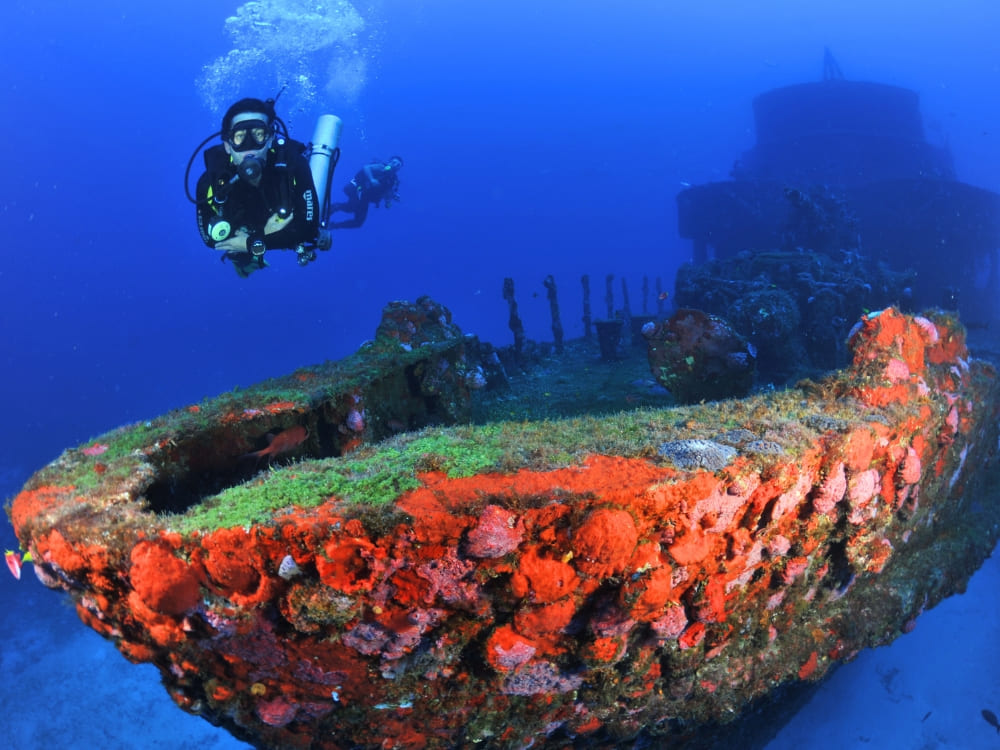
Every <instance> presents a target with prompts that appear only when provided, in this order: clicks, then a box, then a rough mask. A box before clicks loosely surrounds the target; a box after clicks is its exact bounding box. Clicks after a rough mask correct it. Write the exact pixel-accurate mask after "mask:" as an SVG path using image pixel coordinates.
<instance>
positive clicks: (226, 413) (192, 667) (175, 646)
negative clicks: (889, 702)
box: [9, 300, 1000, 750]
mask: <svg viewBox="0 0 1000 750" xmlns="http://www.w3.org/2000/svg"><path fill="white" fill-rule="evenodd" d="M850 345H851V350H852V357H853V362H852V364H851V365H850V366H849V367H848V368H846V369H845V370H843V371H839V372H835V373H833V374H831V375H830V376H828V377H827V378H825V379H823V380H819V381H815V382H813V381H807V382H802V383H800V384H799V385H797V386H796V387H794V388H790V389H787V390H783V391H776V392H771V393H767V394H762V395H757V396H753V397H750V398H747V399H742V400H732V401H720V402H717V403H711V404H702V405H698V406H688V407H678V408H674V409H659V410H656V409H638V410H635V411H626V412H621V413H617V414H613V415H610V416H604V417H597V416H593V417H578V418H574V419H563V420H545V421H538V422H492V423H488V424H482V425H469V424H463V422H465V421H467V419H468V404H469V400H470V386H474V385H476V384H477V383H478V381H479V377H478V373H477V372H476V369H475V367H474V365H473V364H472V357H471V352H472V351H473V349H474V348H475V341H474V339H471V338H468V337H463V336H461V334H460V333H459V332H458V331H457V329H455V328H454V326H452V325H451V323H450V319H449V317H448V315H447V311H444V310H443V308H439V307H435V306H434V305H433V304H432V303H429V302H428V301H426V300H424V301H423V302H422V303H421V304H419V305H417V306H403V305H396V306H395V307H393V308H391V309H390V311H389V312H388V313H387V317H386V322H384V323H383V326H382V329H381V330H380V334H379V336H378V338H377V339H376V341H375V342H374V343H373V344H371V345H368V346H366V347H364V348H363V349H362V350H361V351H359V352H358V354H356V355H354V356H353V357H351V358H348V359H347V360H344V361H342V362H339V363H334V364H330V365H324V366H321V367H315V368H308V369H304V370H300V371H297V372H296V373H293V374H292V375H290V376H288V377H287V378H282V379H278V380H275V381H268V382H265V383H262V384H260V385H259V386H255V387H252V388H248V389H246V390H242V391H238V392H234V393H229V394H224V395H223V396H220V397H218V398H216V399H212V400H208V401H205V402H202V403H200V404H196V405H192V406H190V407H187V408H185V409H180V410H177V411H176V412H172V413H170V414H167V415H164V416H163V417H161V418H158V419H155V420H152V421H150V422H147V423H142V424H138V425H133V426H129V427H123V428H121V429H118V430H115V431H113V432H110V433H108V434H106V435H104V436H102V437H100V438H99V439H98V440H97V441H96V442H94V443H93V444H90V445H87V446H80V447H78V448H73V449H70V450H67V451H66V452H65V453H63V455H61V456H60V457H59V458H58V459H56V460H55V461H53V462H52V463H51V464H50V465H49V466H47V467H45V468H43V469H42V470H40V471H39V472H38V473H37V474H36V475H35V476H34V477H33V478H32V479H31V480H30V481H29V482H28V484H27V485H26V486H25V488H24V489H23V491H22V492H21V493H20V494H19V495H17V496H16V497H15V498H14V499H13V501H12V503H11V505H10V507H9V513H10V517H11V521H12V523H13V525H14V528H15V530H16V533H17V535H18V538H19V539H20V541H21V544H22V546H23V548H24V549H25V550H28V551H30V552H31V555H32V556H33V558H34V560H35V561H36V562H35V568H36V572H37V574H38V576H39V578H41V579H42V581H43V582H45V583H46V584H47V585H49V586H51V587H53V588H56V589H62V590H65V591H67V592H69V594H70V595H71V596H72V598H73V601H74V602H75V604H76V608H77V611H78V613H79V615H80V618H81V619H82V620H83V622H84V623H86V624H87V625H88V626H90V627H92V628H93V629H95V630H96V631H97V632H99V633H101V634H102V635H103V636H105V637H106V638H108V639H110V640H112V641H113V642H114V643H115V645H116V646H117V647H118V648H119V649H120V650H121V652H122V653H123V654H124V655H125V656H127V657H128V658H129V659H131V660H132V661H134V662H151V663H153V664H155V665H156V666H157V667H158V668H159V670H160V673H161V675H162V679H163V684H164V686H165V688H166V690H167V691H168V692H169V694H170V696H171V697H172V698H173V700H174V701H175V702H176V703H177V705H178V706H180V707H181V708H183V709H184V710H186V711H189V712H192V713H195V714H199V715H201V716H203V717H205V718H206V719H208V720H209V721H212V722H213V723H216V724H220V725H222V726H224V727H226V728H227V729H229V730H230V731H231V732H232V733H233V734H234V735H236V736H237V737H240V738H242V739H244V740H246V741H248V742H250V743H252V744H253V745H254V746H256V747H259V748H283V749H287V748H313V749H316V750H320V749H322V750H334V749H337V748H460V747H473V746H476V747H483V748H523V747H543V748H566V747H580V748H583V747H640V746H644V747H648V746H651V745H655V746H657V747H670V748H713V747H718V748H723V747H726V748H735V747H747V748H750V747H760V746H762V745H763V744H764V742H766V740H767V739H768V736H769V732H770V731H772V730H773V726H772V725H765V724H764V723H763V722H761V721H760V719H761V717H763V716H765V715H766V714H767V712H769V711H772V710H774V711H778V712H780V711H781V710H782V709H786V713H787V709H790V708H793V707H794V696H795V695H797V694H801V693H802V691H803V690H807V689H808V688H809V687H810V686H812V685H815V684H817V682H818V681H820V680H821V679H822V678H823V676H824V675H826V674H828V673H829V671H830V670H831V669H833V668H834V667H835V666H836V665H837V664H838V663H840V662H843V661H845V660H850V659H852V658H853V657H854V656H855V655H856V654H857V653H858V652H859V651H860V650H861V649H864V648H867V647H871V646H875V645H878V644H884V643H887V642H889V641H891V640H893V639H894V638H896V637H897V636H899V635H900V634H901V633H903V632H906V631H907V630H909V629H910V628H911V627H912V626H913V623H914V621H915V618H917V617H918V616H919V615H920V613H921V612H922V611H923V610H925V609H926V608H928V607H931V606H933V605H934V604H936V603H937V602H939V601H940V600H941V599H943V598H944V597H947V596H949V595H951V594H953V593H955V592H958V591H962V590H963V588H964V586H965V584H966V581H967V580H968V578H969V576H970V575H971V574H972V573H973V572H974V571H975V570H976V569H977V568H978V566H979V565H980V564H981V562H982V561H983V560H984V559H985V558H986V557H987V556H988V555H989V553H990V550H991V549H992V548H993V546H994V545H995V543H996V540H997V535H998V529H1000V500H998V498H997V488H998V487H1000V482H998V481H997V479H998V476H997V469H998V465H997V455H996V452H997V440H998V434H997V429H998V427H997V425H998V419H997V417H998V411H1000V392H998V381H997V375H996V372H995V371H994V369H993V368H992V367H991V366H990V365H988V364H985V363H983V362H980V361H976V360H970V359H969V356H968V352H967V350H966V347H965V342H964V333H963V330H962V329H961V326H960V325H959V324H958V323H957V321H956V320H955V319H954V318H953V317H950V316H948V315H945V314H934V313H928V314H927V315H926V316H924V317H913V316H906V315H903V314H901V313H899V312H898V311H896V310H894V309H886V310H883V311H882V312H880V313H873V314H869V315H867V316H865V317H864V318H863V319H862V320H861V321H860V322H859V324H858V326H857V327H856V330H855V332H854V333H853V335H852V337H851V342H850ZM443 423H452V424H451V426H447V425H446V424H443ZM428 424H431V425H436V426H427V427H423V428H422V429H415V428H418V427H420V426H421V425H428ZM302 427H304V428H306V429H305V431H302V430H300V429H298V428H302ZM288 430H296V432H294V433H288V432H287V431H288ZM267 433H271V434H274V433H277V434H279V435H281V434H285V435H289V434H291V435H297V436H301V437H302V439H301V441H299V442H297V443H295V441H292V440H289V439H285V441H284V442H283V443H281V445H282V448H283V449H284V450H285V453H283V454H282V456H281V458H282V459H283V461H280V462H278V461H276V462H275V464H274V466H272V467H271V470H270V471H267V470H260V469H264V468H265V467H262V466H258V465H256V464H255V460H256V459H254V458H253V457H251V458H247V457H246V456H245V454H247V453H249V452H253V451H255V450H263V448H262V447H261V446H262V440H261V436H263V435H265V434H267ZM275 440H277V438H276V439H275ZM292 443H295V444H294V445H292ZM272 444H274V443H272Z"/></svg>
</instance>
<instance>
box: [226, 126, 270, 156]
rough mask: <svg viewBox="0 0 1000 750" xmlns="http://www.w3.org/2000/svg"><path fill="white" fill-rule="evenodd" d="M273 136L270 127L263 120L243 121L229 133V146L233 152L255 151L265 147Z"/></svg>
mask: <svg viewBox="0 0 1000 750" xmlns="http://www.w3.org/2000/svg"><path fill="white" fill-rule="evenodd" d="M272 135H273V131H272V130H271V126H270V125H268V124H267V123H266V122H264V121H263V120H243V121H242V122H238V123H236V124H235V125H233V129H232V130H230V131H229V138H228V139H227V140H228V141H229V145H230V146H232V147H233V151H257V150H259V149H262V148H264V146H266V145H267V142H268V140H269V139H270V138H271V136H272Z"/></svg>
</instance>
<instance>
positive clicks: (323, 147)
mask: <svg viewBox="0 0 1000 750" xmlns="http://www.w3.org/2000/svg"><path fill="white" fill-rule="evenodd" d="M343 128H344V123H343V121H342V120H341V119H340V118H339V117H337V116H336V115H320V118H319V119H318V120H317V121H316V130H315V131H313V137H312V153H311V154H310V155H309V171H310V172H312V177H313V184H314V185H315V186H316V199H317V202H316V205H317V206H320V207H322V206H323V205H325V203H326V188H327V175H329V174H330V168H331V166H332V164H333V154H334V152H335V151H336V150H337V146H338V145H339V144H340V131H341V130H343Z"/></svg>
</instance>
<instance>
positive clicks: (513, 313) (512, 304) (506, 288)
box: [503, 276, 524, 365]
mask: <svg viewBox="0 0 1000 750" xmlns="http://www.w3.org/2000/svg"><path fill="white" fill-rule="evenodd" d="M503 298H504V299H505V300H507V309H508V310H509V311H510V317H509V318H508V320H507V325H508V326H509V327H510V330H511V332H512V333H513V334H514V359H515V361H516V362H517V364H518V365H521V364H523V363H524V324H523V323H522V322H521V317H520V316H519V315H518V314H517V300H515V299H514V279H512V278H510V277H509V276H508V277H507V278H505V279H504V280H503Z"/></svg>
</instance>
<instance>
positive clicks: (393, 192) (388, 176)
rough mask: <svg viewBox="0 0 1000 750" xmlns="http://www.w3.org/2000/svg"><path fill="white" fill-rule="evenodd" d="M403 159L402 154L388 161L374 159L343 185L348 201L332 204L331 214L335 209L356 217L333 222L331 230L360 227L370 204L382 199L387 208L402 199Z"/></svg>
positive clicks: (366, 215) (366, 216) (377, 202)
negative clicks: (401, 177)
mask: <svg viewBox="0 0 1000 750" xmlns="http://www.w3.org/2000/svg"><path fill="white" fill-rule="evenodd" d="M402 166H403V159H402V158H401V157H399V156H393V157H390V158H389V161H387V162H379V161H375V162H372V163H371V164H365V166H363V167H362V168H361V169H359V170H358V173H357V174H356V175H354V179H352V180H351V181H350V182H349V183H347V184H346V185H344V194H345V195H346V196H347V200H346V201H344V202H342V203H334V204H333V205H331V206H330V215H331V216H332V215H333V214H334V213H335V212H338V211H340V212H343V213H349V214H353V215H354V216H353V218H351V219H345V220H343V221H331V222H330V228H331V229H354V228H356V227H360V226H361V225H362V224H364V223H365V219H367V218H368V206H369V205H370V204H372V203H374V204H375V205H376V206H378V205H379V202H380V201H382V202H383V203H384V205H385V207H386V208H389V206H390V205H392V201H398V200H399V192H398V191H399V170H400V169H401V168H402Z"/></svg>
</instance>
